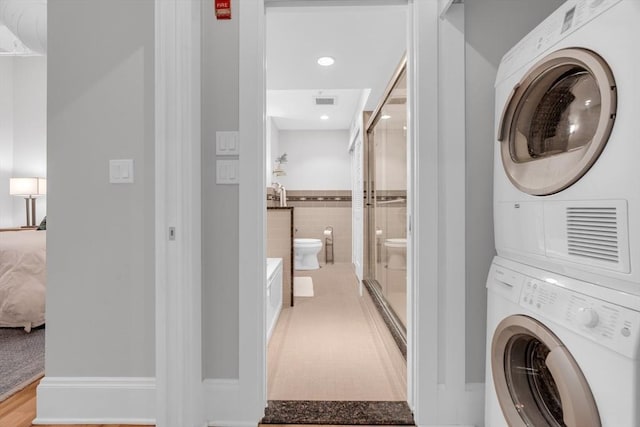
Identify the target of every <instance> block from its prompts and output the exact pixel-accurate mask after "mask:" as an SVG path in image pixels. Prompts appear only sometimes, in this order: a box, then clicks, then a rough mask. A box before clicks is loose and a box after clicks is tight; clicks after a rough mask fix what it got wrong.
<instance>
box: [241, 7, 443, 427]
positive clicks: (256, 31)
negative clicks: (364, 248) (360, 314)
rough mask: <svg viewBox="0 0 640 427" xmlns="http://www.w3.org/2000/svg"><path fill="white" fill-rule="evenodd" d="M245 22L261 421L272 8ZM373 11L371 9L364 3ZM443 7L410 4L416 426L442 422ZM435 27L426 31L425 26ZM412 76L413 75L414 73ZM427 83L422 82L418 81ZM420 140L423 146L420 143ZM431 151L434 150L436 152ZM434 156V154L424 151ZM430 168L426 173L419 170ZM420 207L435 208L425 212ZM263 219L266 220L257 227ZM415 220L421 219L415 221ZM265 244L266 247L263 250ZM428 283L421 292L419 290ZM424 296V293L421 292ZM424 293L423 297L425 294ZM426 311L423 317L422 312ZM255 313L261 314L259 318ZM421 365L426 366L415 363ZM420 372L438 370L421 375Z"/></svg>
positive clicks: (249, 320) (245, 295) (248, 362)
mask: <svg viewBox="0 0 640 427" xmlns="http://www.w3.org/2000/svg"><path fill="white" fill-rule="evenodd" d="M238 3H239V4H238V9H239V15H240V129H239V132H240V177H241V179H240V216H239V226H240V253H241V254H242V258H243V259H244V260H245V263H243V265H242V266H241V268H240V283H239V288H240V290H239V293H240V301H241V303H240V307H239V309H240V316H239V318H240V331H239V332H240V349H239V350H240V352H239V355H240V357H239V377H240V384H239V386H240V389H239V392H240V395H241V396H243V402H246V406H245V408H247V410H248V412H250V413H251V414H254V415H252V416H251V418H252V419H256V418H257V419H259V417H260V416H261V415H262V412H263V409H264V407H265V405H266V363H265V352H266V348H265V341H264V332H263V331H264V307H263V301H264V293H265V286H264V282H265V280H266V279H265V270H264V269H265V267H264V259H265V245H264V242H265V240H266V239H265V236H266V226H265V215H266V213H265V212H266V209H265V203H266V202H265V197H264V191H265V188H266V183H265V162H264V155H265V154H264V134H265V124H264V120H265V99H264V98H265V93H266V84H265V71H264V70H265V46H264V39H265V4H264V0H242V1H241V2H238ZM359 3H364V4H366V1H364V2H359ZM439 12H440V9H439V4H438V1H435V0H432V1H421V0H413V1H412V0H410V1H408V24H409V25H408V28H409V30H408V33H407V38H408V50H407V51H408V54H407V56H408V72H409V74H410V77H409V79H408V85H409V87H410V89H409V92H410V98H411V101H410V106H409V110H410V113H409V122H410V123H409V125H408V128H409V130H410V132H409V139H410V141H411V143H410V150H409V152H410V153H411V157H412V161H411V163H410V166H411V167H410V168H409V172H408V173H409V180H408V183H409V187H410V190H409V194H410V195H411V199H412V202H411V203H410V207H409V206H408V211H409V212H410V214H409V220H408V222H409V223H410V224H413V225H411V226H410V227H411V229H410V233H409V236H408V241H409V242H410V243H408V245H407V246H408V248H407V254H408V259H412V258H413V259H415V260H416V261H415V262H410V266H408V275H409V276H410V278H409V279H408V282H409V290H408V298H409V304H408V318H409V319H411V320H410V321H409V323H410V326H409V328H408V331H407V335H408V352H407V353H408V354H407V377H408V384H407V400H408V403H409V405H410V406H411V407H412V409H413V410H414V413H415V416H416V421H417V422H418V423H420V420H422V419H425V420H426V414H428V413H431V414H436V413H437V412H438V411H437V406H438V403H437V400H438V399H437V394H438V376H437V366H438V355H437V352H434V351H433V342H434V341H435V340H437V337H438V256H437V255H438V239H437V238H436V239H434V238H433V236H437V235H438V203H437V201H436V202H434V201H433V200H431V199H432V197H430V195H433V194H437V193H438V189H439V179H438V178H439V173H438V162H437V158H434V156H432V155H431V154H432V153H433V152H437V146H438V119H437V114H438V103H433V102H431V101H430V100H433V99H436V100H437V99H438V76H439V74H438V65H439V64H438V61H434V58H438V49H439V47H438V24H439V22H438V20H439ZM427 22H429V23H431V24H432V25H425V23H427ZM409 70H410V71H409ZM416 75H420V76H421V79H420V81H418V80H417V79H416V78H415V76H416ZM415 140H420V141H421V144H414V143H413V141H415ZM429 146H431V148H429ZM424 148H427V149H424ZM418 164H420V165H428V167H427V168H424V167H423V169H422V171H421V170H420V169H419V168H417V165H418ZM420 200H424V201H425V202H427V201H428V204H426V203H425V204H424V205H421V204H420ZM256 212H263V213H262V215H261V218H260V219H259V220H258V221H256V214H255V213H256ZM412 218H420V220H419V221H413V220H412ZM256 236H262V238H261V241H262V242H263V244H262V245H256V244H255V241H256ZM417 283H421V284H422V285H421V286H420V287H418V286H417V285H416V284H417ZM419 288H421V289H419ZM419 291H420V292H419ZM417 307H420V310H417ZM255 313H259V315H258V316H256V315H255ZM418 360H419V361H420V364H418V363H416V361H418ZM420 366H425V367H430V368H431V369H429V368H427V369H420Z"/></svg>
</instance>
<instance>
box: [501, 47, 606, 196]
mask: <svg viewBox="0 0 640 427" xmlns="http://www.w3.org/2000/svg"><path fill="white" fill-rule="evenodd" d="M616 106H617V93H616V85H615V81H614V78H613V74H612V73H611V70H610V69H609V66H608V65H607V64H606V62H605V61H604V60H603V59H602V58H601V57H600V56H598V55H597V54H596V53H594V52H592V51H589V50H586V49H562V50H559V51H556V52H554V53H552V54H550V55H548V56H546V57H545V58H544V59H542V60H541V61H540V62H538V63H537V64H536V65H535V66H534V67H533V68H532V69H531V70H529V72H528V73H527V74H526V75H525V76H524V78H523V79H522V80H521V81H520V82H519V83H518V84H517V85H516V86H515V88H514V90H513V92H512V94H511V97H510V98H509V100H508V101H507V104H506V105H505V109H504V112H503V114H502V119H501V123H500V126H499V128H498V140H499V141H500V142H501V144H500V150H501V152H502V164H503V166H504V170H505V172H506V174H507V176H508V177H509V179H510V180H511V182H512V183H513V184H514V185H515V186H516V187H517V188H519V189H520V190H521V191H523V192H526V193H529V194H532V195H537V196H542V195H547V194H553V193H557V192H559V191H562V190H564V189H565V188H567V187H569V186H570V185H572V184H573V183H575V182H576V181H578V180H579V179H580V178H581V177H582V176H583V175H584V174H585V173H587V171H588V170H589V168H590V167H591V166H592V165H593V164H594V163H595V161H596V160H597V158H598V156H599V155H600V153H601V152H602V150H603V149H604V146H605V145H606V143H607V140H608V139H609V135H610V133H611V129H612V127H613V123H614V120H615V116H616Z"/></svg>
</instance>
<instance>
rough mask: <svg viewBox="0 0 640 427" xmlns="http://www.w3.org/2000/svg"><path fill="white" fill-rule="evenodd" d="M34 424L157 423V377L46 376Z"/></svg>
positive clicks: (40, 391) (40, 389)
mask: <svg viewBox="0 0 640 427" xmlns="http://www.w3.org/2000/svg"><path fill="white" fill-rule="evenodd" d="M37 393H38V394H37V396H38V397H37V418H36V419H35V420H34V421H33V424H133V425H139V424H143V425H153V424H155V406H156V381H155V378H133V377H132V378H129V377H123V378H114V377H44V378H43V379H42V381H40V384H39V385H38V392H37Z"/></svg>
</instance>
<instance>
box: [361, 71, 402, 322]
mask: <svg viewBox="0 0 640 427" xmlns="http://www.w3.org/2000/svg"><path fill="white" fill-rule="evenodd" d="M376 113H377V114H376V116H375V117H374V118H373V120H372V121H371V125H370V126H369V128H368V130H367V143H368V177H369V179H368V186H369V191H368V193H367V203H368V218H367V223H368V228H369V229H368V246H369V247H368V254H369V256H368V261H369V268H368V269H367V272H368V277H367V278H368V286H369V287H370V288H373V290H374V293H377V294H378V298H379V302H380V305H381V306H382V307H383V311H386V313H383V315H384V314H387V315H388V316H389V317H390V320H391V321H392V323H395V324H396V325H395V329H396V330H398V331H399V332H401V333H402V334H406V323H407V258H406V254H407V100H406V72H405V70H404V69H401V71H400V72H399V74H398V75H397V78H396V79H395V80H394V84H393V86H392V88H391V90H390V92H389V94H388V96H387V98H386V99H385V101H384V103H383V104H382V106H381V108H379V109H378V111H377V112H376Z"/></svg>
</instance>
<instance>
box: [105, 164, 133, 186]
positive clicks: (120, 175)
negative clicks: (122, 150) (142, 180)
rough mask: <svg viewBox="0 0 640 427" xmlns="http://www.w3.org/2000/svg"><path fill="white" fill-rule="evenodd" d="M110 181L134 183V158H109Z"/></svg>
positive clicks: (112, 182) (113, 182)
mask: <svg viewBox="0 0 640 427" xmlns="http://www.w3.org/2000/svg"><path fill="white" fill-rule="evenodd" d="M109 182H110V183H111V184H131V183H133V159H120V160H109Z"/></svg>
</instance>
